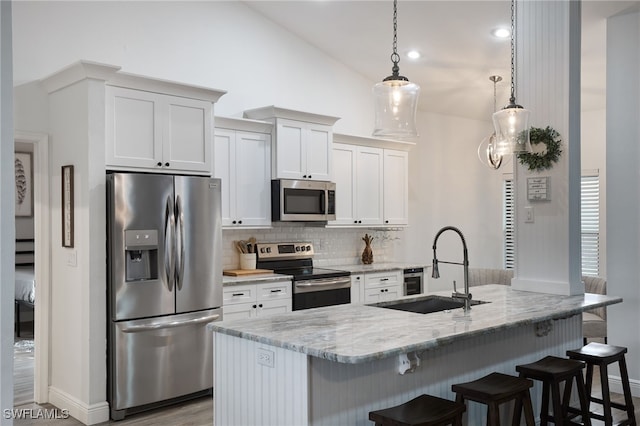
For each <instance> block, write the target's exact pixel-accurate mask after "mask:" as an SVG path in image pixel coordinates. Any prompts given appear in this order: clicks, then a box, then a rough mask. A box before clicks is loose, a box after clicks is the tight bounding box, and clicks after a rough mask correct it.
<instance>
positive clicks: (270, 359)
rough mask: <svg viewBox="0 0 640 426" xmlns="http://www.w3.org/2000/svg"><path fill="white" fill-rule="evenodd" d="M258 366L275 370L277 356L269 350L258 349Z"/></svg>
mask: <svg viewBox="0 0 640 426" xmlns="http://www.w3.org/2000/svg"><path fill="white" fill-rule="evenodd" d="M256 357H257V360H258V364H260V365H265V366H267V367H271V368H273V367H274V365H275V354H274V353H273V351H270V350H269V349H263V348H258V353H257V355H256Z"/></svg>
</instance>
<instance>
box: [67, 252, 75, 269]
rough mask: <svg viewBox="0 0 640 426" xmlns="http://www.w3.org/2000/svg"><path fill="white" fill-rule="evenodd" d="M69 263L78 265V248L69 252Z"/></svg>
mask: <svg viewBox="0 0 640 426" xmlns="http://www.w3.org/2000/svg"><path fill="white" fill-rule="evenodd" d="M67 265H69V266H73V267H76V266H78V252H77V251H76V250H71V251H70V252H69V253H67Z"/></svg>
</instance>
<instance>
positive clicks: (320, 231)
mask: <svg viewBox="0 0 640 426" xmlns="http://www.w3.org/2000/svg"><path fill="white" fill-rule="evenodd" d="M403 232H404V230H403V229H402V228H393V229H367V228H362V229H354V228H325V227H322V226H310V225H309V224H296V223H287V224H280V223H274V225H273V228H271V229H224V230H223V231H222V247H223V252H224V253H223V262H222V265H223V269H236V268H238V267H239V264H240V256H239V255H238V254H239V253H238V250H237V249H236V247H235V245H234V242H235V241H237V240H248V239H249V238H250V237H254V238H255V239H256V240H257V241H258V242H259V243H260V242H303V241H304V242H311V243H312V244H313V248H314V250H315V255H314V257H313V264H314V265H315V266H333V265H345V264H359V263H362V261H361V259H360V257H361V255H362V250H364V246H365V244H364V241H362V238H363V237H364V234H369V235H372V236H373V238H374V240H373V242H372V243H371V247H372V249H373V261H374V263H383V262H390V261H393V260H395V258H394V247H395V245H396V244H395V243H396V241H397V240H399V239H400V238H401V237H402V233H403Z"/></svg>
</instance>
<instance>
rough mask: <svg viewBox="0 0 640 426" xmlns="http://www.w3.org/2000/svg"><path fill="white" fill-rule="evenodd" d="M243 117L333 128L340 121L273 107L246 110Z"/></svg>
mask: <svg viewBox="0 0 640 426" xmlns="http://www.w3.org/2000/svg"><path fill="white" fill-rule="evenodd" d="M244 117H245V118H252V119H254V120H266V119H273V118H286V119H289V120H296V121H303V122H307V123H316V124H324V125H327V126H333V125H334V124H335V123H336V121H338V120H340V117H333V116H330V115H322V114H314V113H311V112H304V111H296V110H293V109H286V108H280V107H277V106H274V105H270V106H266V107H262V108H255V109H248V110H246V111H245V112H244Z"/></svg>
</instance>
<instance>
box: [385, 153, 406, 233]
mask: <svg viewBox="0 0 640 426" xmlns="http://www.w3.org/2000/svg"><path fill="white" fill-rule="evenodd" d="M383 197H384V210H383V219H384V220H383V221H384V224H385V225H407V224H408V223H409V153H408V152H406V151H395V150H390V149H385V150H384V190H383Z"/></svg>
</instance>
